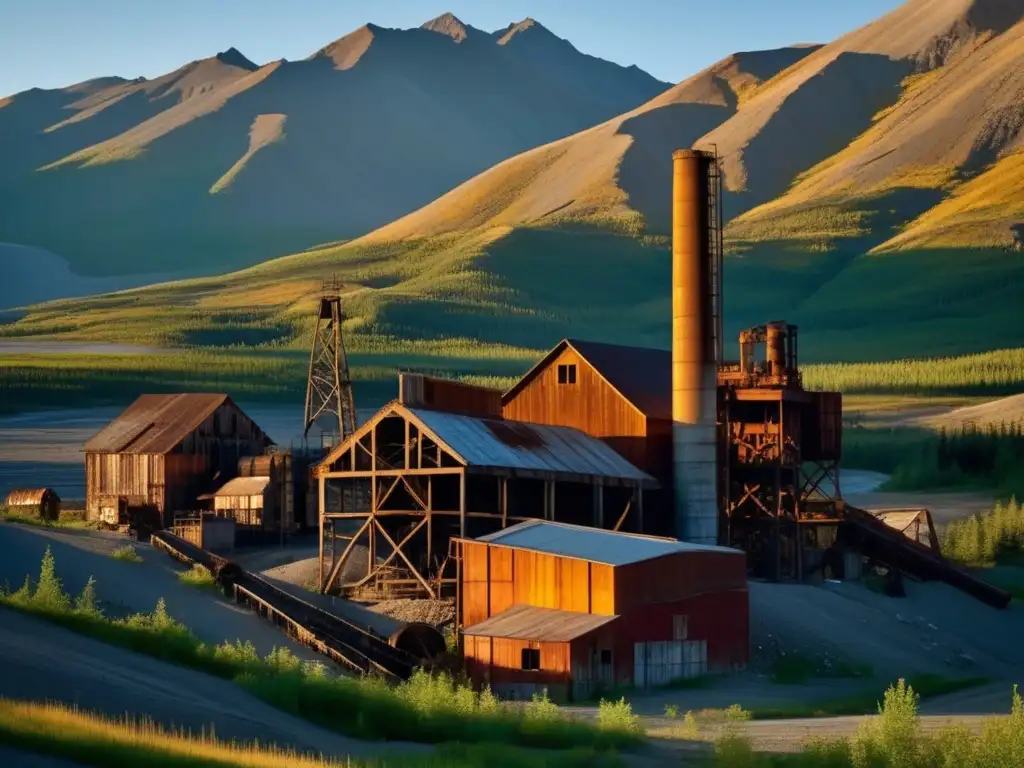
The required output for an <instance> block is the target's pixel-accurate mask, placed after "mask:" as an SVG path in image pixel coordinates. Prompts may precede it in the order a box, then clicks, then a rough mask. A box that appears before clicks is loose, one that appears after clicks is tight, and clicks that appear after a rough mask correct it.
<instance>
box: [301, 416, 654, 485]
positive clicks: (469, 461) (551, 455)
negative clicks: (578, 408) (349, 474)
mask: <svg viewBox="0 0 1024 768" xmlns="http://www.w3.org/2000/svg"><path fill="white" fill-rule="evenodd" d="M393 415H397V416H401V417H403V418H406V419H409V420H410V421H411V422H412V423H414V424H415V425H416V426H417V428H419V429H420V430H422V431H423V432H424V433H425V434H427V435H429V437H430V439H431V440H433V441H434V442H436V443H437V444H438V445H440V446H441V447H442V448H443V449H444V450H445V451H447V452H448V453H449V454H451V455H452V457H453V458H454V459H455V460H456V461H458V462H459V464H461V465H462V466H464V467H466V468H468V469H475V470H483V471H486V470H504V471H507V472H509V473H510V474H512V475H516V474H521V475H526V476H543V477H551V478H552V479H558V478H565V479H572V480H579V481H590V480H594V479H599V478H601V479H606V480H615V481H620V482H621V481H625V482H628V483H639V484H640V485H642V486H644V487H652V488H654V487H658V482H657V480H655V479H654V478H653V477H651V476H650V475H648V474H647V473H646V472H643V471H642V470H640V469H637V468H636V467H635V466H633V465H632V464H630V463H629V462H628V461H627V460H626V459H624V458H623V457H622V456H620V455H619V454H618V453H616V452H615V451H614V450H613V449H612V448H610V447H609V446H608V445H607V443H605V442H603V441H601V440H598V439H597V438H594V437H591V436H590V435H588V434H586V433H584V432H581V431H580V430H578V429H573V428H572V427H554V426H548V425H541V424H527V423H526V422H522V421H509V420H506V419H485V418H481V417H479V416H467V415H465V414H460V413H447V412H444V411H435V410H429V409H426V408H409V407H407V406H404V405H401V404H400V403H398V402H397V401H396V402H391V403H389V404H388V405H386V406H384V407H383V408H382V409H381V410H380V411H379V412H378V413H377V415H376V416H374V417H373V418H372V419H370V420H369V421H368V422H367V423H366V424H364V425H363V426H362V427H360V428H359V429H358V430H356V431H355V433H353V434H352V435H351V436H349V438H348V439H347V440H345V441H344V442H342V443H339V444H338V445H337V446H335V448H334V449H333V450H332V451H331V452H330V453H329V454H328V455H327V456H326V457H325V458H324V459H323V461H321V462H320V464H319V465H318V466H319V467H321V468H324V469H321V471H327V470H326V468H327V467H329V466H330V465H331V464H333V463H334V462H335V461H337V460H338V458H339V457H340V456H341V455H342V454H343V453H344V452H345V451H347V450H348V449H349V448H350V447H351V446H352V444H353V442H354V441H356V440H359V439H361V438H362V437H363V436H364V435H366V434H367V433H368V432H369V430H370V429H372V427H373V426H374V425H376V424H377V422H379V421H380V420H381V419H384V418H386V417H388V416H393Z"/></svg>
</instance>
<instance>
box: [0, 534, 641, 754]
mask: <svg viewBox="0 0 1024 768" xmlns="http://www.w3.org/2000/svg"><path fill="white" fill-rule="evenodd" d="M0 604H2V605H7V606H9V607H13V608H16V609H19V610H22V611H26V612H29V613H32V614H35V615H37V616H40V617H42V618H45V619H48V620H50V621H54V622H56V623H59V624H61V625H63V626H65V627H68V628H70V629H72V630H75V631H78V632H81V633H83V634H87V635H90V636H93V637H96V638H98V639H100V640H103V641H105V642H109V643H112V644H115V645H119V646H122V647H126V648H129V649H131V650H134V651H137V652H140V653H144V654H147V655H150V656H155V657H157V658H160V659H164V660H167V661H171V662H174V663H177V664H181V665H183V666H188V667H192V668H194V669H198V670H200V671H203V672H207V673H209V674H213V675H216V676H218V677H222V678H225V679H228V680H232V681H234V682H235V683H237V684H239V685H241V686H242V687H244V688H246V689H247V690H249V691H250V692H252V693H253V694H255V695H256V696H258V697H260V698H262V699H263V700H265V701H267V702H268V703H270V704H273V705H274V706H277V707H279V708H280V709H283V710H286V711H289V712H292V713H294V714H296V715H298V716H301V717H304V718H306V719H308V720H310V721H313V722H316V723H318V724H320V725H323V726H325V727H328V728H331V729H334V730H337V731H339V732H341V733H345V734H348V735H350V736H355V737H358V738H364V739H381V740H387V741H419V742H423V743H440V742H446V741H459V742H466V743H479V742H494V743H505V744H517V745H521V746H530V747H542V748H551V749H567V748H573V747H591V748H597V749H606V748H612V747H629V746H633V745H635V744H637V743H638V741H639V731H638V728H637V727H636V725H635V721H633V720H631V719H630V718H629V717H627V714H628V713H626V712H625V710H624V708H623V706H622V704H623V703H621V702H620V704H618V705H613V706H611V707H610V709H608V713H609V714H606V716H605V717H604V718H603V719H602V720H601V721H600V722H599V724H598V727H597V728H594V727H593V726H591V725H588V724H585V723H583V722H577V721H574V720H571V719H569V718H568V717H566V716H565V715H564V713H563V712H562V711H561V710H560V709H559V708H558V707H557V706H555V705H554V704H553V703H551V701H550V700H549V699H548V698H547V696H546V695H542V696H536V697H534V699H533V701H531V702H528V703H526V704H525V705H523V706H520V707H513V706H506V705H503V704H499V702H498V700H497V699H496V698H495V697H494V696H493V695H492V694H491V692H490V690H489V689H486V688H485V689H484V690H483V691H481V692H477V691H474V690H473V689H472V688H471V687H470V686H469V685H468V684H466V683H465V682H464V681H461V680H458V679H456V678H454V677H453V676H452V675H450V674H448V673H438V674H431V673H429V672H427V671H423V670H417V671H416V672H415V673H414V675H413V676H412V677H411V678H410V679H409V680H408V681H405V682H402V683H400V684H398V685H389V684H388V683H387V682H386V681H384V680H382V679H380V678H375V677H364V678H359V679H352V678H349V677H341V676H335V675H332V674H330V673H329V672H328V670H327V668H326V667H325V666H324V665H323V664H321V663H319V662H303V661H300V660H299V659H298V658H296V657H295V656H294V655H293V654H292V653H291V652H290V651H288V650H287V649H286V648H276V649H274V651H272V652H271V653H270V654H269V655H268V656H266V657H265V658H262V659H261V658H260V657H259V655H258V654H257V653H256V649H255V648H254V647H253V645H252V644H251V643H247V642H242V641H236V642H235V643H233V644H232V643H223V644H221V645H218V646H211V645H207V644H205V643H202V642H200V641H199V639H198V638H197V637H196V636H195V635H194V634H193V633H192V632H191V631H190V630H189V629H188V628H187V627H185V626H184V625H183V624H181V623H180V622H178V621H176V620H175V619H174V618H173V617H172V616H170V615H169V614H168V612H167V608H166V605H165V604H164V601H163V600H160V601H159V602H158V603H157V605H156V608H155V609H154V611H153V612H152V613H145V614H136V615H134V616H129V617H127V618H123V619H109V618H107V617H105V616H104V615H103V614H102V612H101V611H100V610H99V608H98V607H97V606H96V603H95V585H94V582H92V581H91V580H90V583H89V584H88V585H87V586H86V590H85V591H83V593H82V595H81V596H80V597H79V598H78V600H75V601H73V600H72V599H71V598H70V597H69V596H68V595H67V594H65V593H64V590H63V586H62V584H61V582H60V579H59V577H58V576H57V573H56V567H55V563H54V559H53V555H52V554H51V552H50V550H49V548H47V551H46V553H45V555H44V556H43V561H42V564H41V567H40V574H39V579H38V581H37V582H36V583H35V584H34V585H33V583H32V581H31V579H30V578H28V577H26V579H25V583H24V585H23V586H22V587H21V588H20V589H19V590H17V591H16V592H13V593H2V594H0ZM626 706H628V705H626Z"/></svg>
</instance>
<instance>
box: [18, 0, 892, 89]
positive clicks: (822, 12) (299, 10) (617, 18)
mask: <svg viewBox="0 0 1024 768" xmlns="http://www.w3.org/2000/svg"><path fill="white" fill-rule="evenodd" d="M898 5H900V0H546V2H545V1H544V0H436V1H435V0H290V1H286V0H0V96H3V95H8V94H11V93H16V92H18V91H22V90H25V89H27V88H31V87H34V86H35V87H41V88H55V87H59V86H63V85H70V84H72V83H75V82H79V81H82V80H87V79H89V78H91V77H97V76H100V75H121V76H122V77H138V76H139V75H142V76H145V77H154V76H157V75H160V74H163V73H165V72H169V71H171V70H174V69H177V68H178V67H180V66H181V65H182V64H185V63H186V62H188V61H191V60H194V59H199V58H204V57H207V56H212V55H213V54H215V53H217V52H218V51H221V50H225V49H227V48H230V47H231V46H234V47H236V48H238V49H239V50H241V51H242V53H244V54H245V55H246V56H248V57H249V58H250V59H252V60H253V61H255V62H256V63H258V64H263V63H265V62H267V61H273V60H276V59H280V58H286V59H301V58H304V57H305V56H308V55H309V54H310V53H312V52H313V51H315V50H317V49H318V48H320V47H321V46H323V45H325V44H326V43H329V42H331V41H332V40H335V39H337V38H339V37H341V36H342V35H344V34H346V33H347V32H350V31H351V30H353V29H355V28H356V27H359V26H361V25H362V24H364V23H366V22H368V21H371V22H373V23H375V24H379V25H380V26H384V27H414V26H419V25H420V24H422V23H423V22H424V21H427V20H428V19H432V18H434V17H435V16H439V15H440V14H442V13H444V12H445V11H451V12H453V13H454V14H455V15H456V16H458V17H459V18H460V19H462V21H464V22H465V23H467V24H470V25H472V26H475V27H479V28H481V29H485V30H488V31H490V30H493V29H497V28H499V27H503V26H505V25H506V24H508V23H509V22H512V21H519V20H521V19H523V18H525V17H527V16H532V17H533V18H535V19H536V20H537V21H539V22H541V23H542V24H544V26H546V27H548V28H549V29H550V30H551V31H553V32H554V33H555V34H557V35H559V36H560V37H564V38H567V39H568V40H570V41H571V42H572V43H573V44H574V45H575V46H576V47H577V48H579V49H580V50H581V51H583V52H585V53H590V54H593V55H595V56H600V57H602V58H605V59H610V60H611V61H615V62H617V63H620V64H636V65H637V66H639V67H640V68H642V69H645V70H647V71H648V72H650V73H651V74H652V75H654V76H655V77H658V78H660V79H662V80H666V81H669V82H678V81H679V80H682V79H684V78H685V77H687V76H689V75H691V74H693V73H694V72H697V71H698V70H700V69H702V68H704V67H705V66H707V65H709V64H711V63H713V62H715V61H717V60H718V59H720V58H722V57H724V56H727V55H728V54H730V53H732V52H734V51H742V50H752V49H758V48H774V47H779V46H783V45H788V44H790V43H803V42H827V41H829V40H831V39H834V38H836V37H838V36H839V35H841V34H843V33H844V32H847V31H849V30H851V29H853V28H855V27H857V26H860V25H862V24H864V23H866V22H868V21H870V20H871V19H873V18H876V17H878V16H881V15H882V14H884V13H886V12H888V11H890V10H891V9H893V8H895V7H896V6H898Z"/></svg>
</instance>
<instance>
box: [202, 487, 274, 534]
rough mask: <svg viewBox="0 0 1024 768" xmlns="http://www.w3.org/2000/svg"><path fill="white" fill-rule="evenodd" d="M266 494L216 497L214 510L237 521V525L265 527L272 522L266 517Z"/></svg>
mask: <svg viewBox="0 0 1024 768" xmlns="http://www.w3.org/2000/svg"><path fill="white" fill-rule="evenodd" d="M266 506H267V505H266V504H265V500H264V494H263V493H258V494H252V495H247V496H215V497H214V499H213V508H214V510H216V511H217V512H220V513H222V514H224V515H225V516H227V517H229V518H231V519H232V520H234V521H235V523H236V524H237V525H240V526H246V527H250V528H251V527H256V528H260V527H263V525H264V523H269V522H270V520H269V519H268V518H267V517H266V516H265V515H264V509H265V507H266Z"/></svg>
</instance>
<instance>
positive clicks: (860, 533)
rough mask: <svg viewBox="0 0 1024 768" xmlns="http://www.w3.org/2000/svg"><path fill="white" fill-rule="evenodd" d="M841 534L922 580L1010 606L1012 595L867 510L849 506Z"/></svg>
mask: <svg viewBox="0 0 1024 768" xmlns="http://www.w3.org/2000/svg"><path fill="white" fill-rule="evenodd" d="M839 535H840V538H841V541H842V543H844V544H846V545H849V546H851V547H853V548H855V549H857V550H859V551H860V552H861V553H863V554H865V555H867V556H869V557H875V558H877V559H878V560H881V561H882V562H884V563H887V564H888V565H892V566H895V567H897V568H900V569H901V570H903V571H905V572H907V573H909V574H912V575H914V576H917V577H918V578H921V579H932V580H935V581H944V582H946V583H947V584H949V585H950V586H953V587H956V588H957V589H960V590H963V591H964V592H966V593H967V594H969V595H971V596H972V597H974V598H976V599H978V600H981V601H982V602H983V603H987V604H988V605H991V606H992V607H993V608H999V609H1003V608H1006V607H1007V606H1008V605H1009V604H1010V599H1011V595H1010V593H1009V592H1007V591H1005V590H1002V589H999V588H998V587H995V586H993V585H991V584H989V583H988V582H986V581H983V580H981V579H979V578H978V577H976V576H973V575H972V574H970V573H968V572H967V571H965V570H963V569H962V568H958V567H957V566H956V565H954V564H953V563H951V562H949V561H948V560H947V559H946V558H944V557H943V556H942V555H941V554H939V553H938V552H936V551H935V550H933V549H931V548H930V547H926V546H924V545H923V544H921V543H919V542H917V541H914V540H913V539H910V538H908V537H907V536H905V535H904V534H903V533H902V532H901V531H897V530H896V529H895V528H891V527H890V526H888V525H886V524H885V523H884V522H882V521H881V520H879V519H878V518H877V517H875V516H874V515H872V514H871V513H870V512H866V511H864V510H863V509H857V508H856V507H851V506H846V507H845V510H844V520H843V522H842V524H841V525H840V526H839Z"/></svg>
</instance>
